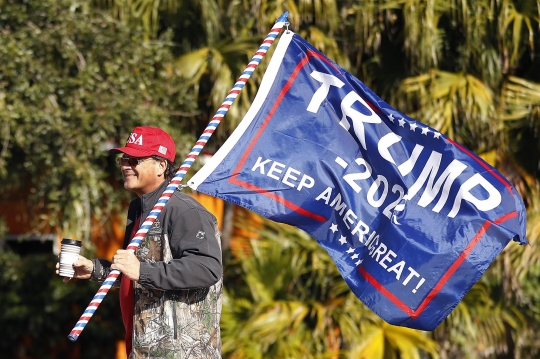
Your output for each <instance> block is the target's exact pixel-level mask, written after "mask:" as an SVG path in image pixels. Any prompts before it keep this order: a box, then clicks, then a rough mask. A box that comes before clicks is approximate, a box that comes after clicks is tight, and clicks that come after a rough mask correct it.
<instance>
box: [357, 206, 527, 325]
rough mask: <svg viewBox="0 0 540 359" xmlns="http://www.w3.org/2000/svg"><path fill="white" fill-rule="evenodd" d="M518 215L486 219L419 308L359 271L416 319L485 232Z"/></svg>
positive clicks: (510, 214) (359, 270) (512, 213)
mask: <svg viewBox="0 0 540 359" xmlns="http://www.w3.org/2000/svg"><path fill="white" fill-rule="evenodd" d="M517 216H518V213H517V212H516V211H513V212H510V213H507V214H505V215H504V216H502V217H500V218H498V219H497V220H495V222H490V221H485V222H484V224H483V225H482V227H480V229H479V230H478V232H476V234H475V235H474V237H473V238H472V239H471V241H470V242H469V244H467V247H465V249H464V250H463V252H461V254H460V255H459V256H458V257H457V258H456V260H455V261H454V263H452V265H451V266H450V267H449V268H448V269H447V270H446V272H445V273H444V274H443V276H442V277H441V279H439V281H438V282H437V284H436V285H435V286H434V287H433V289H432V290H431V291H430V292H429V293H428V295H427V296H426V298H424V300H423V301H422V303H420V305H419V306H418V308H416V310H414V309H411V308H409V307H408V306H407V305H406V304H405V303H403V302H402V301H401V300H400V299H399V298H397V297H396V296H395V295H394V294H392V293H391V292H390V291H389V290H387V289H386V288H385V287H384V286H383V285H382V284H381V283H379V282H378V281H377V280H376V279H375V278H374V277H372V276H371V275H370V274H369V273H368V272H367V271H366V270H365V269H364V268H362V267H358V272H360V274H361V275H362V276H363V277H364V279H365V280H366V281H367V282H368V283H369V284H371V285H372V286H373V287H374V288H375V289H377V290H378V291H379V292H381V294H382V295H384V296H385V297H386V298H387V299H388V300H390V301H391V302H392V303H394V304H395V305H396V306H397V307H398V308H400V309H401V310H403V311H404V312H405V313H406V314H407V315H409V316H410V317H411V318H413V319H416V318H418V317H419V316H420V315H421V314H422V312H423V311H424V310H425V309H426V307H427V306H428V305H429V303H430V302H431V301H432V300H433V298H435V296H437V294H439V292H440V291H441V289H442V288H443V287H444V285H445V284H446V283H447V282H448V280H449V279H450V277H452V275H454V273H455V272H456V270H457V269H458V268H459V266H460V265H461V264H462V263H463V261H464V260H465V259H466V258H467V257H468V256H469V254H470V253H471V252H472V250H473V249H474V247H476V245H477V244H478V242H480V240H481V239H482V237H483V236H484V234H486V232H487V230H488V229H489V227H491V225H492V224H501V223H503V222H506V221H507V220H509V219H512V218H515V217H517Z"/></svg>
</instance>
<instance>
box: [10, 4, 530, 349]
mask: <svg viewBox="0 0 540 359" xmlns="http://www.w3.org/2000/svg"><path fill="white" fill-rule="evenodd" d="M285 11H289V18H288V19H289V22H290V26H289V28H290V29H292V30H293V31H295V32H297V33H298V34H299V35H301V36H302V37H304V38H305V39H306V40H307V41H309V42H310V43H311V44H313V45H314V46H315V47H317V48H318V49H319V50H320V51H321V52H323V53H324V54H325V55H327V56H328V57H329V58H331V59H333V60H334V61H335V62H337V63H338V64H339V65H341V66H342V67H344V68H345V69H347V70H348V71H350V72H351V73H352V74H353V75H355V76H356V77H358V78H359V79H360V80H361V81H362V82H364V83H365V84H366V85H367V86H368V87H370V88H371V89H372V90H373V91H374V92H375V93H377V94H378V95H379V96H380V97H382V98H383V99H384V100H385V101H386V102H388V103H390V104H391V105H392V106H394V107H395V108H397V109H398V110H400V111H401V112H404V113H407V114H408V115H410V116H411V117H413V118H415V119H417V120H419V121H421V122H423V123H425V124H428V125H429V126H431V127H433V128H435V129H437V130H438V131H440V132H442V133H444V134H446V135H448V136H449V137H450V138H452V139H453V140H455V141H457V142H459V143H461V144H463V145H465V146H466V147H468V148H469V149H471V150H473V151H474V152H476V153H477V154H479V155H480V156H482V157H483V158H484V159H485V160H486V161H487V162H489V163H490V164H492V165H493V166H495V167H496V168H498V169H499V171H500V172H501V173H503V174H504V175H505V176H506V177H507V178H508V179H509V180H510V181H511V182H512V184H513V185H514V186H515V187H516V189H517V190H518V191H519V192H520V194H521V195H522V197H523V199H524V202H525V204H526V206H527V211H528V212H527V215H528V228H527V229H528V233H527V236H528V240H529V241H530V245H528V246H522V247H520V246H519V245H517V244H515V243H510V244H509V245H508V246H507V248H506V249H505V250H504V251H503V253H502V254H501V255H499V257H498V258H497V259H496V260H495V262H494V263H493V264H492V265H491V267H490V268H489V269H488V271H487V272H486V273H485V274H484V275H483V276H482V278H481V279H480V281H479V282H478V283H477V284H476V285H475V286H474V287H473V288H472V289H471V290H470V291H469V292H468V294H467V295H466V296H465V298H464V299H463V301H462V302H461V303H460V304H459V305H458V306H457V307H456V309H455V310H454V311H453V312H452V314H450V316H449V317H448V318H447V319H446V320H445V321H444V322H443V323H442V324H441V325H439V327H438V328H437V329H436V330H434V331H433V332H420V331H417V330H412V329H407V328H402V327H395V326H391V325H388V324H386V323H385V322H383V321H382V320H381V319H379V318H378V317H377V316H376V315H375V314H374V313H373V312H371V311H370V310H369V309H367V308H366V307H365V306H364V305H363V304H362V303H361V302H360V301H359V300H358V299H356V297H355V296H354V295H353V294H352V293H351V291H350V290H349V289H348V287H347V285H346V284H345V282H344V281H343V280H342V279H341V277H340V275H339V272H338V271H337V269H336V268H335V265H334V264H333V262H332V261H331V259H330V258H329V257H328V255H327V254H326V252H325V251H324V250H322V249H321V248H320V247H319V246H318V244H317V242H316V241H314V240H313V239H311V238H310V237H309V236H307V235H306V234H305V233H303V232H302V231H300V230H298V229H295V228H293V227H289V226H286V225H278V224H275V223H272V222H269V221H267V220H264V219H262V218H260V217H258V216H257V215H255V214H253V213H251V212H249V211H247V210H244V209H242V208H238V207H236V206H233V205H231V204H229V203H224V202H222V201H220V200H217V199H214V198H210V197H207V196H203V195H201V194H197V193H192V192H191V191H187V192H186V193H189V194H190V195H192V196H194V197H196V198H197V199H198V200H199V201H201V202H202V203H203V204H204V205H205V206H206V207H207V208H209V209H210V210H211V211H212V212H213V213H214V214H215V215H216V217H217V218H218V220H219V224H220V227H221V230H222V233H223V236H222V238H223V250H224V265H225V298H224V305H223V315H222V322H221V327H222V339H223V357H224V358H239V359H241V358H242V359H243V358H368V359H371V358H374V359H378V358H381V359H393V358H395V359H398V358H403V359H407V358H443V359H444V358H448V359H450V358H497V359H503V358H540V339H539V336H538V335H537V333H538V332H539V331H540V322H539V317H540V301H539V299H540V283H539V281H538V278H539V274H540V273H539V272H540V266H539V255H540V250H539V249H538V247H536V244H537V243H538V237H539V231H540V222H539V220H538V219H539V207H540V195H539V191H538V190H539V179H540V173H539V166H540V141H539V136H540V133H539V131H540V58H539V57H538V56H537V55H538V54H539V48H540V38H539V36H540V29H539V26H540V23H539V21H540V2H539V1H537V0H345V1H339V0H281V1H270V0H231V1H224V0H191V1H183V0H94V1H84V0H78V1H77V0H18V1H17V0H0V308H2V310H0V333H1V335H0V356H1V357H2V358H21V359H34V358H36V359H37V358H40V359H43V358H75V359H78V358H85V359H86V358H87V359H90V358H124V357H125V352H124V341H123V338H124V330H123V326H122V323H121V317H120V310H119V304H118V298H117V296H118V293H117V291H115V290H112V291H111V292H110V293H109V294H108V296H107V297H106V298H105V299H104V301H103V303H102V304H101V305H100V307H99V308H98V310H97V311H96V314H94V316H93V318H92V319H91V321H90V322H89V324H88V325H87V326H86V328H85V330H84V331H83V332H82V334H81V336H80V337H79V339H78V340H77V341H76V342H75V343H72V342H70V341H68V339H67V335H68V334H69V332H70V331H71V329H72V328H73V325H74V324H75V323H76V322H77V320H78V319H79V317H80V315H81V314H82V312H83V311H84V309H85V308H86V306H87V305H88V303H89V302H90V300H91V299H92V297H93V296H94V294H95V292H96V291H97V289H98V286H97V284H95V283H90V282H88V281H75V280H73V281H71V282H70V283H67V284H66V283H63V282H62V280H61V278H60V277H58V276H57V275H55V273H54V272H55V268H54V267H55V264H56V262H57V254H58V249H59V243H60V240H61V239H62V238H73V239H78V240H81V241H82V242H83V253H82V254H84V255H85V256H87V257H94V256H100V257H103V258H108V259H110V258H111V257H112V255H113V253H114V252H115V251H116V249H118V248H120V247H121V245H122V237H123V228H124V225H125V219H124V216H125V211H126V209H127V204H128V202H129V200H130V199H132V194H131V193H130V192H128V191H126V190H124V188H123V186H122V180H121V177H120V171H119V169H118V167H117V166H116V165H115V162H114V156H109V155H108V153H107V150H108V149H109V148H112V147H114V146H117V145H119V144H123V143H124V141H125V139H126V138H127V136H128V134H129V133H130V131H131V129H133V128H134V127H135V126H137V125H141V124H144V125H149V126H158V127H161V128H163V129H164V130H166V131H168V132H169V133H171V135H172V136H173V138H174V139H175V142H176V145H177V151H178V156H177V162H178V163H177V164H179V163H181V161H182V160H183V159H184V156H185V155H187V153H188V152H189V150H190V149H191V147H192V146H193V144H194V143H195V140H196V139H197V138H198V136H199V135H200V134H201V133H202V130H203V129H204V128H205V127H206V125H207V123H208V121H209V120H210V118H211V117H212V116H213V114H214V113H215V111H216V109H217V108H218V106H219V105H220V104H221V102H222V101H223V99H224V98H225V96H226V94H227V93H228V91H229V90H230V89H231V87H232V85H233V84H234V82H235V81H236V79H237V78H238V76H239V75H240V73H241V72H242V71H243V69H244V68H245V66H246V65H247V63H248V61H249V60H250V59H251V57H252V56H253V54H254V53H255V51H256V50H257V48H258V46H259V45H260V43H261V41H262V40H263V39H264V37H265V36H266V34H267V33H268V31H269V30H270V29H271V27H272V25H273V23H274V22H275V21H276V19H277V18H278V17H279V16H280V15H281V14H283V13H284V12H285ZM274 46H275V45H274ZM271 53H272V50H270V52H269V54H268V55H267V56H266V58H265V59H264V60H263V62H262V63H261V65H260V66H259V68H258V69H257V70H256V71H255V73H254V74H253V76H252V77H251V79H250V81H249V82H248V83H247V85H246V87H245V88H244V90H243V91H242V93H241V95H240V96H239V98H238V99H237V101H236V102H235V104H234V106H232V108H231V109H230V111H229V112H228V114H227V116H226V117H225V120H224V121H223V123H222V124H221V125H220V127H219V128H218V130H217V131H216V133H215V134H214V136H213V137H212V138H211V140H210V141H209V143H208V145H207V146H206V148H205V152H204V153H203V155H201V156H200V157H199V159H198V160H197V161H196V163H195V164H194V166H193V168H192V170H190V172H189V173H188V175H187V176H186V177H187V178H186V179H188V178H189V177H190V176H191V175H192V174H193V173H194V172H195V171H196V170H197V169H198V168H200V167H201V165H202V164H203V163H204V161H205V159H207V158H208V157H209V156H211V155H212V153H214V152H215V151H216V150H217V149H218V148H219V147H220V145H221V144H222V143H223V142H224V140H225V139H226V138H227V136H228V135H229V134H230V133H231V132H232V131H233V130H234V128H235V127H236V125H237V124H238V123H239V121H240V120H241V119H242V117H243V115H244V114H245V112H246V111H247V109H248V108H249V105H250V103H251V101H252V99H253V98H254V96H255V93H256V89H257V87H258V85H259V83H260V81H261V78H262V74H263V73H264V68H265V66H266V64H267V63H268V61H269V59H270V56H271ZM277 268H279V270H277Z"/></svg>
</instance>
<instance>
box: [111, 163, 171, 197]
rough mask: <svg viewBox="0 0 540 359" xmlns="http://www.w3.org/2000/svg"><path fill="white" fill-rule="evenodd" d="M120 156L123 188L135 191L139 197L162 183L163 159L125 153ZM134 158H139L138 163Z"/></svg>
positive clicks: (164, 167) (164, 165)
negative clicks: (157, 159) (131, 155)
mask: <svg viewBox="0 0 540 359" xmlns="http://www.w3.org/2000/svg"><path fill="white" fill-rule="evenodd" d="M121 158H122V159H123V160H120V162H121V165H120V166H121V169H122V175H123V176H124V188H126V189H128V190H130V191H133V192H135V193H136V194H137V195H138V196H139V197H140V196H142V195H143V194H146V193H150V192H152V191H153V190H155V189H156V188H158V187H159V185H160V184H161V183H163V181H164V175H163V174H164V172H165V169H166V164H165V161H156V160H154V159H153V158H151V157H130V156H128V155H126V154H124V155H123V156H122V157H121ZM129 159H131V160H129ZM135 159H138V160H139V161H138V163H136V161H135ZM130 163H131V164H130Z"/></svg>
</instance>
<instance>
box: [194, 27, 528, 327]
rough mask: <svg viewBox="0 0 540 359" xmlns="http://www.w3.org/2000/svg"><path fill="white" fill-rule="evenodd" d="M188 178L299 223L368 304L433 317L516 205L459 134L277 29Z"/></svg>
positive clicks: (448, 306)
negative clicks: (241, 98) (248, 95)
mask: <svg viewBox="0 0 540 359" xmlns="http://www.w3.org/2000/svg"><path fill="white" fill-rule="evenodd" d="M189 185H190V187H191V188H192V189H194V190H197V191H200V192H203V193H206V194H209V195H211V196H215V197H219V198H222V199H224V200H226V201H229V202H232V203H235V204H237V205H240V206H243V207H245V208H248V209H250V210H252V211H255V212H257V213H259V214H261V215H262V216H264V217H267V218H269V219H271V220H274V221H277V222H283V223H287V224H291V225H293V226H296V227H298V228H301V229H303V230H305V231H306V232H308V233H309V234H311V235H312V236H313V238H315V239H316V240H317V241H318V243H319V244H320V245H321V246H322V247H324V248H325V249H326V251H327V252H328V253H329V254H330V256H331V257H332V259H333V260H334V262H335V264H336V266H337V267H338V269H339V271H340V273H341V275H342V276H343V278H344V279H345V281H346V282H347V284H348V285H349V287H350V288H351V290H352V291H353V292H354V293H355V294H356V296H357V297H358V298H359V299H360V300H361V301H362V302H363V303H365V304H366V305H367V306H368V307H369V308H370V309H371V310H373V311H374V312H375V313H376V314H378V315H379V316H380V317H381V318H383V319H384V320H385V321H387V322H388V323H390V324H394V325H400V326H406V327H410V328H416V329H421V330H433V329H435V328H436V327H437V325H438V324H439V323H441V321H443V320H444V318H446V317H447V316H448V314H450V312H451V311H452V310H453V309H454V307H455V306H456V305H457V304H458V303H459V301H460V300H461V299H462V298H463V296H464V295H465V293H466V292H467V291H468V290H469V289H470V288H471V287H472V286H473V284H474V283H475V282H476V281H477V280H478V279H479V278H480V276H481V275H482V274H483V273H484V271H485V270H486V269H487V267H488V266H489V264H490V263H491V262H492V261H493V260H494V259H495V257H496V256H497V255H498V254H499V253H500V252H501V251H502V250H503V248H504V247H505V246H506V245H507V244H508V242H509V241H510V240H511V239H513V240H515V241H518V242H520V243H522V244H524V243H527V242H526V239H525V222H526V215H525V207H524V205H523V201H522V199H521V197H520V196H519V194H518V193H517V191H516V190H515V189H514V188H513V187H512V185H511V184H510V183H509V182H508V181H507V180H506V179H505V178H504V177H503V176H502V175H501V174H500V173H499V172H498V171H497V170H496V169H494V168H493V167H491V166H490V165H488V164H487V163H485V162H484V161H483V160H482V159H480V158H479V157H477V156H476V155H475V154H473V153H472V152H470V151H469V150H467V149H466V148H464V147H462V146H461V145H459V144H458V143H456V142H454V141H452V140H451V139H449V138H447V137H446V136H444V135H443V134H441V133H439V132H437V131H436V130H435V129H433V128H430V127H428V126H426V125H424V124H422V123H420V122H417V121H415V120H414V119H412V118H409V117H407V116H406V115H404V114H402V113H400V112H398V111H397V110H395V109H394V108H392V107H390V106H389V105H388V104H387V103H385V102H384V101H383V100H381V99H380V98H379V97H377V95H375V94H374V93H373V92H372V91H371V90H370V89H369V88H367V87H366V86H365V85H364V84H363V83H361V82H360V81H359V80H358V79H356V78H355V77H353V76H352V75H351V74H349V73H347V72H346V71H345V70H343V69H342V68H341V67H339V66H338V65H336V64H335V63H333V62H332V61H331V60H329V59H327V58H326V57H325V56H324V55H322V54H321V53H320V52H318V51H317V50H316V49H315V48H314V47H313V46H311V45H310V44H309V43H307V42H306V41H305V40H303V39H302V38H301V37H299V36H298V35H296V34H294V33H292V32H290V31H286V32H285V33H284V34H283V35H282V36H281V38H280V41H279V44H278V46H277V48H276V51H275V53H274V55H273V56H272V59H271V61H270V64H269V67H268V69H267V70H266V72H265V74H264V77H263V81H262V83H261V86H260V88H259V90H258V92H257V96H256V98H255V100H254V102H253V104H252V106H251V107H250V109H249V111H248V113H247V114H246V116H245V117H244V119H243V120H242V122H241V123H240V124H239V126H238V128H237V129H236V130H235V131H234V132H233V134H232V135H231V136H230V138H229V139H228V140H227V141H226V143H225V144H224V145H223V146H222V148H221V149H220V150H219V151H218V152H217V153H216V154H215V155H214V156H213V157H212V159H211V161H210V162H209V163H208V164H206V165H205V166H204V167H203V168H202V169H201V170H200V171H199V172H198V173H197V174H196V175H195V176H194V177H193V178H192V179H191V180H190V182H189Z"/></svg>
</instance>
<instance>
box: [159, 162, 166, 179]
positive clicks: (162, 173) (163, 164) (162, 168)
mask: <svg viewBox="0 0 540 359" xmlns="http://www.w3.org/2000/svg"><path fill="white" fill-rule="evenodd" d="M159 168H160V170H161V172H160V174H159V175H160V176H163V175H164V174H165V171H166V170H167V161H159Z"/></svg>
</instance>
